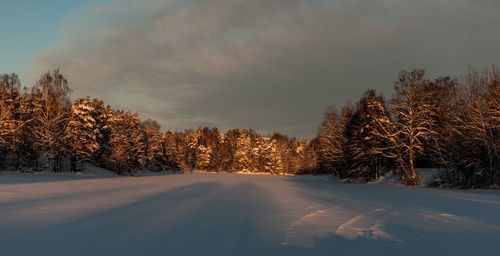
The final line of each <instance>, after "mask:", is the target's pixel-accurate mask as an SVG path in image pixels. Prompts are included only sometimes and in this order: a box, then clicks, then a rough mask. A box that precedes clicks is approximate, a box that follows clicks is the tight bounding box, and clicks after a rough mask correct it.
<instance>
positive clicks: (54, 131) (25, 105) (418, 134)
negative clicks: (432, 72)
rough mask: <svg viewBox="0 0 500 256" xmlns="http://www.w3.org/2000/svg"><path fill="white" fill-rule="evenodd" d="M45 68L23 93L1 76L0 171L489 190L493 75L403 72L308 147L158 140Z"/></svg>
mask: <svg viewBox="0 0 500 256" xmlns="http://www.w3.org/2000/svg"><path fill="white" fill-rule="evenodd" d="M70 93H71V89H70V88H69V86H68V81H67V80H66V78H65V77H64V76H63V75H62V74H61V73H60V71H59V70H54V71H51V72H47V73H45V74H43V75H42V76H41V77H40V79H39V81H38V82H37V83H36V84H35V85H33V86H31V87H30V88H26V87H24V88H23V87H22V86H21V82H20V81H19V78H18V76H17V75H15V74H5V75H1V77H0V165H1V166H0V169H3V170H5V169H17V170H24V171H34V172H36V171H42V170H47V169H49V170H52V171H53V172H61V171H63V170H66V169H67V170H70V171H72V172H77V171H80V170H81V168H82V167H83V166H85V165H95V166H99V167H103V168H107V169H110V170H112V171H114V172H116V173H118V174H131V173H135V172H139V171H142V170H150V171H163V170H172V171H183V172H190V171H192V170H206V171H212V172H249V173H262V172H263V173H271V174H304V173H316V174H318V173H321V174H332V175H335V176H336V177H338V178H342V179H349V180H352V181H359V182H366V181H371V180H375V179H378V178H379V177H382V176H384V175H387V174H388V173H391V174H392V175H396V176H398V177H400V178H401V181H402V182H403V183H404V184H405V185H409V186H412V185H417V184H419V182H420V177H419V175H418V172H417V171H416V170H415V168H418V167H426V168H429V167H432V168H439V169H440V170H441V171H440V176H439V179H437V181H436V182H435V183H436V185H451V186H459V187H487V186H495V185H500V136H499V134H500V71H499V69H498V68H497V67H492V68H490V69H488V70H486V71H484V72H478V71H475V70H473V69H470V70H469V71H468V72H467V73H466V74H464V75H463V76H461V77H460V78H450V77H439V78H436V79H428V78H426V77H425V74H424V71H423V70H413V71H402V72H400V74H399V77H398V78H397V81H396V82H395V84H394V93H393V95H392V97H391V98H390V99H388V100H386V98H385V97H384V96H383V95H382V94H380V93H377V92H376V91H375V90H368V91H367V92H366V93H365V94H364V95H363V96H362V98H361V99H360V100H359V101H358V102H357V103H355V104H346V105H345V106H343V107H341V108H340V109H339V108H337V107H334V106H332V107H329V108H327V110H326V111H325V116H324V119H323V122H322V123H321V125H320V127H319V130H318V135H317V137H316V138H315V139H313V140H311V141H307V140H304V139H297V138H289V137H287V136H285V135H281V134H273V135H270V136H269V135H263V134H258V133H257V132H255V131H253V130H248V129H230V130H227V131H225V132H221V131H219V130H218V129H217V128H207V127H204V128H198V129H196V130H186V131H182V132H179V131H165V132H163V131H162V130H161V128H160V125H159V124H158V123H157V122H156V121H154V120H150V119H148V120H145V121H141V119H140V118H139V116H138V115H137V114H136V113H130V112H125V111H122V110H116V109H112V108H111V107H110V106H107V105H106V104H105V103H104V102H103V101H102V100H100V99H97V98H89V97H87V98H81V99H75V100H74V101H72V100H71V99H70Z"/></svg>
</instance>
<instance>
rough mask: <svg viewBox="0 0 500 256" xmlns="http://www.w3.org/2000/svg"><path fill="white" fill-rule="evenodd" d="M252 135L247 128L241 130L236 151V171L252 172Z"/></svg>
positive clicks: (234, 167)
mask: <svg viewBox="0 0 500 256" xmlns="http://www.w3.org/2000/svg"><path fill="white" fill-rule="evenodd" d="M251 150H252V137H251V135H250V133H249V132H248V131H246V130H240V132H239V134H238V138H237V140H236V149H235V151H234V166H233V169H234V171H236V172H250V171H252V170H253V169H254V168H253V166H252V151H251Z"/></svg>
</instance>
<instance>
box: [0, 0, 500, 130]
mask: <svg viewBox="0 0 500 256" xmlns="http://www.w3.org/2000/svg"><path fill="white" fill-rule="evenodd" d="M0 13H1V14H2V15H0V29H1V31H2V32H3V34H2V36H1V38H0V39H1V40H0V73H11V72H15V73H19V74H20V75H21V77H22V79H23V81H24V83H25V84H27V85H29V84H32V83H33V82H34V81H36V79H37V78H38V76H40V74H42V73H43V72H45V71H47V70H50V69H54V68H60V69H61V70H62V72H63V73H64V74H65V75H66V76H67V78H68V80H69V83H70V87H71V88H72V89H73V94H72V95H73V98H77V97H84V96H87V95H88V96H92V97H99V98H102V99H104V100H105V101H106V102H107V103H109V104H111V105H112V106H113V107H116V108H122V109H125V110H131V111H137V112H139V113H140V114H141V116H142V118H144V119H145V118H152V119H155V120H157V121H158V122H159V123H160V124H161V125H162V127H163V128H164V129H170V130H184V129H188V128H196V127H198V126H217V127H219V128H221V129H223V130H225V129H228V128H233V127H241V128H252V129H255V130H257V131H259V132H263V133H272V132H280V133H285V134H288V135H291V136H297V137H305V138H312V137H314V136H315V134H316V132H317V127H318V125H319V123H320V122H321V118H322V116H323V112H324V109H325V108H326V107H327V106H328V105H336V106H341V105H343V104H345V103H346V102H348V101H352V102H355V101H357V100H358V99H359V98H360V97H361V95H362V94H363V92H364V91H366V90H367V89H368V88H374V89H377V90H378V91H380V92H383V93H384V94H385V95H386V96H387V97H390V96H391V93H392V88H393V84H394V80H395V79H396V78H397V74H398V72H399V71H401V70H404V69H405V70H409V69H414V68H423V69H426V70H427V75H428V77H429V78H434V77H436V76H441V75H451V76H457V75H459V74H461V73H463V72H465V71H466V70H467V68H468V67H469V66H472V67H475V68H478V69H484V68H487V67H488V66H490V65H492V64H499V60H500V47H498V45H500V33H498V24H500V1H497V0H372V1H363V0H252V1H247V0H211V1H205V0H142V1H140V0H101V1H97V0H76V1H74V0H73V1H64V0H51V1H48V0H38V1H35V0H31V1H30V0H2V3H1V6H0Z"/></svg>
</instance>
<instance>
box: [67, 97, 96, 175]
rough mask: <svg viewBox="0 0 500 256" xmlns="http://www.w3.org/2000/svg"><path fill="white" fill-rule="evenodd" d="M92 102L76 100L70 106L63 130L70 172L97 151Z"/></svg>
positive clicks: (88, 99)
mask: <svg viewBox="0 0 500 256" xmlns="http://www.w3.org/2000/svg"><path fill="white" fill-rule="evenodd" d="M93 101H95V100H92V99H90V98H85V99H77V100H75V101H74V102H73V105H72V106H71V117H70V119H69V122H68V125H67V126H66V129H65V135H64V141H65V146H66V148H67V150H68V153H69V155H70V160H71V171H72V172H75V171H76V170H77V164H78V163H79V162H80V161H82V160H91V159H92V156H93V155H94V153H95V152H96V151H97V150H98V148H99V144H98V142H97V134H98V132H99V128H98V127H97V121H96V119H95V118H94V117H95V116H96V114H95V111H96V109H95V108H94V105H95V104H93Z"/></svg>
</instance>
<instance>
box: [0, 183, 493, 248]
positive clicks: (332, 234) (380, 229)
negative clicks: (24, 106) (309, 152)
mask: <svg viewBox="0 0 500 256" xmlns="http://www.w3.org/2000/svg"><path fill="white" fill-rule="evenodd" d="M498 216H500V192H498V191H453V190H439V189H425V188H410V189H406V188H400V187H396V186H391V185H385V184H365V185H356V184H342V183H335V182H331V181H328V179H327V178H326V177H311V176H302V177H278V176H253V175H248V176H246V175H233V174H186V175H166V176H154V177H115V178H102V179H98V178H88V179H85V178H84V179H81V178H80V179H75V178H74V177H54V176H0V254H1V255H9V256H10V255H35V254H36V255H167V254H168V255H356V254H357V255H401V254H402V253H403V254H405V255H440V254H442V255H469V254H470V255H473V254H476V253H477V252H479V251H480V252H481V253H482V254H488V253H494V252H497V248H496V246H497V244H498V241H500V218H499V217H498Z"/></svg>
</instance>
